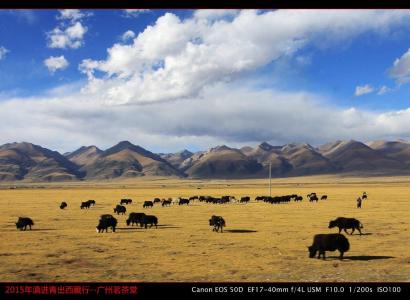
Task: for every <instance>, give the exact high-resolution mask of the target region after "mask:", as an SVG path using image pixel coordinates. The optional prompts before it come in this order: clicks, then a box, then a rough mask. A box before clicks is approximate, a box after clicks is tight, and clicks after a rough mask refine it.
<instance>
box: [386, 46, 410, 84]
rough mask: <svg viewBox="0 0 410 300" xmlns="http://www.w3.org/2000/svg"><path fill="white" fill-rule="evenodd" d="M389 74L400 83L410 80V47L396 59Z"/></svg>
mask: <svg viewBox="0 0 410 300" xmlns="http://www.w3.org/2000/svg"><path fill="white" fill-rule="evenodd" d="M389 74H390V76H391V77H393V78H394V79H396V82H397V83H398V84H402V83H407V82H409V81H410V49H409V50H407V52H405V53H404V54H403V55H402V56H401V57H400V58H397V59H396V60H395V61H394V63H393V66H392V67H391V68H390V70H389Z"/></svg>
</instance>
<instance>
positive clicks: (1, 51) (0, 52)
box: [0, 46, 10, 60]
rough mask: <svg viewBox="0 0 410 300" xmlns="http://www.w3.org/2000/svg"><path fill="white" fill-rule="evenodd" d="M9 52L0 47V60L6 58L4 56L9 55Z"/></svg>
mask: <svg viewBox="0 0 410 300" xmlns="http://www.w3.org/2000/svg"><path fill="white" fill-rule="evenodd" d="M9 52H10V51H9V50H8V49H6V48H4V47H3V46H0V60H2V59H3V58H5V57H6V54H7V53H9Z"/></svg>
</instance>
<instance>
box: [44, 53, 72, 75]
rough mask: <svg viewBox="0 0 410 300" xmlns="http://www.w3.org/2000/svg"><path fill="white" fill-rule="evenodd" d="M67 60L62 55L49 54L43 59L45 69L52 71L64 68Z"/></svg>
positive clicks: (66, 65)
mask: <svg viewBox="0 0 410 300" xmlns="http://www.w3.org/2000/svg"><path fill="white" fill-rule="evenodd" d="M68 64H69V63H68V61H67V60H66V59H65V57H64V55H61V56H50V57H49V58H47V59H45V60H44V65H45V66H46V67H47V69H48V70H49V71H50V72H52V73H54V72H55V71H57V70H64V69H65V68H67V67H68Z"/></svg>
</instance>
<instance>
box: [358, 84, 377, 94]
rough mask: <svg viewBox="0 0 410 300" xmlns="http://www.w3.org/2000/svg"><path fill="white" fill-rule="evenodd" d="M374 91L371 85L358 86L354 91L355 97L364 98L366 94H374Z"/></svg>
mask: <svg viewBox="0 0 410 300" xmlns="http://www.w3.org/2000/svg"><path fill="white" fill-rule="evenodd" d="M373 91H374V88H373V87H372V86H371V85H369V84H366V85H362V86H356V89H355V91H354V95H355V96H362V95H365V94H370V93H373Z"/></svg>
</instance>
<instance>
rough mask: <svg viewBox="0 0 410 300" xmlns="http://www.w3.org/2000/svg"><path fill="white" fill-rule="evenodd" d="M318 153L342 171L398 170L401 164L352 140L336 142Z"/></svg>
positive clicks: (320, 149) (401, 166)
mask: <svg viewBox="0 0 410 300" xmlns="http://www.w3.org/2000/svg"><path fill="white" fill-rule="evenodd" d="M319 151H320V153H321V154H322V155H323V156H324V157H326V158H327V159H329V160H330V161H332V162H333V163H334V164H335V165H337V166H338V167H339V168H340V170H342V171H350V172H351V171H361V172H363V171H366V170H367V171H370V170H373V171H383V170H386V171H387V170H400V169H403V164H402V163H401V162H400V161H398V160H395V159H392V158H389V157H387V156H385V155H383V154H382V153H380V152H378V151H376V150H374V149H372V148H370V147H369V146H367V145H365V144H363V143H361V142H358V141H354V140H350V141H337V142H335V143H332V144H327V145H324V146H322V147H320V148H319Z"/></svg>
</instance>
